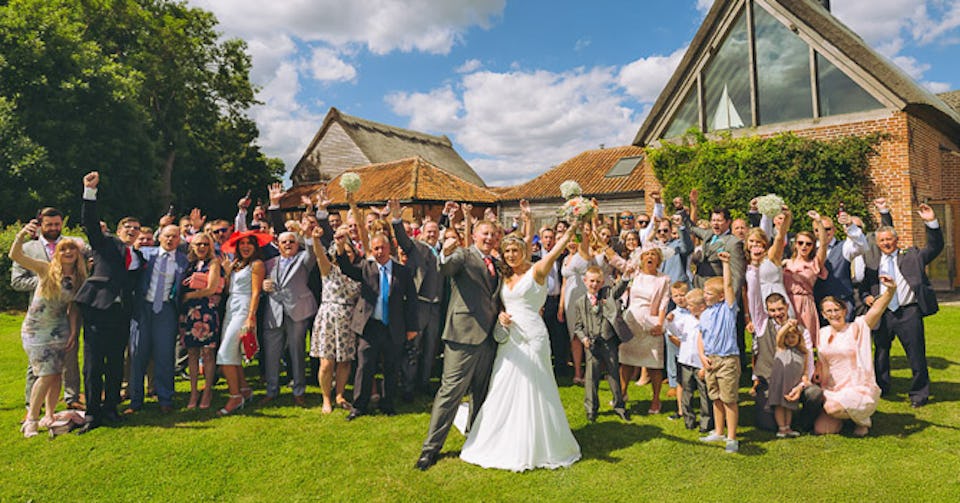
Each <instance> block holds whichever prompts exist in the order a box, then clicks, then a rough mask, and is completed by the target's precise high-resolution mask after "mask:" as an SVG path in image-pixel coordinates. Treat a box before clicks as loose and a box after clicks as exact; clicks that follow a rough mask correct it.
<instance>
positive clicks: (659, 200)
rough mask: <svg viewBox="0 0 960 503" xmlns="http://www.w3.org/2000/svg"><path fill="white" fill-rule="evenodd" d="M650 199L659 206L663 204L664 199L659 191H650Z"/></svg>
mask: <svg viewBox="0 0 960 503" xmlns="http://www.w3.org/2000/svg"><path fill="white" fill-rule="evenodd" d="M650 198H651V199H653V202H654V203H657V204H661V203H663V199H662V198H661V197H660V191H659V190H653V191H650Z"/></svg>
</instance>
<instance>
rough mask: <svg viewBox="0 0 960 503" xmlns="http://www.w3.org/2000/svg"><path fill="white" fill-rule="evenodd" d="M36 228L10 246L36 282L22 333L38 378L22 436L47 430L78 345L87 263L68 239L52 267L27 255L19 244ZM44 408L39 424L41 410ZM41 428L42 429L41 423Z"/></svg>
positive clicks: (58, 249) (14, 257) (20, 234)
mask: <svg viewBox="0 0 960 503" xmlns="http://www.w3.org/2000/svg"><path fill="white" fill-rule="evenodd" d="M38 228H39V224H38V223H37V222H36V221H32V222H30V223H29V224H27V225H26V226H25V227H24V228H23V229H22V230H20V232H18V233H17V235H16V237H15V238H14V240H13V244H12V245H11V247H10V254H9V256H10V259H11V260H13V261H14V262H15V263H17V264H19V265H20V266H22V267H24V268H25V269H27V270H29V271H31V272H32V273H34V274H36V275H37V277H38V278H39V281H38V284H37V288H36V291H35V293H34V295H33V299H32V300H31V303H30V308H29V310H28V311H27V315H26V317H25V318H24V319H23V325H22V326H21V329H20V336H21V340H22V341H23V349H24V351H26V353H27V356H28V358H29V360H30V365H31V367H32V369H33V375H34V376H36V377H37V381H36V383H35V384H34V385H33V389H32V390H31V392H30V407H29V409H28V410H27V418H26V420H25V421H24V422H23V425H22V426H21V428H20V430H21V432H22V433H23V436H24V437H33V436H35V435H37V429H38V425H42V426H45V427H47V426H49V425H50V424H53V421H54V416H53V414H54V411H55V410H56V407H57V400H58V399H59V398H60V383H61V374H62V373H63V367H64V361H65V359H66V356H67V351H69V350H71V349H73V348H74V347H75V346H76V344H77V334H78V333H79V331H80V312H79V310H78V309H77V306H76V305H75V304H74V303H73V296H74V293H75V291H76V288H77V287H79V286H80V284H82V283H83V281H84V280H86V277H87V269H86V261H85V260H84V259H83V257H82V255H81V254H80V247H79V245H78V244H77V242H76V241H74V240H72V239H63V240H60V242H59V243H57V245H56V248H55V249H54V253H53V255H52V256H51V257H50V262H49V263H48V262H46V261H44V260H39V259H36V258H32V257H29V256H27V255H26V254H25V253H24V251H23V243H24V241H26V240H27V237H28V236H31V237H32V236H35V235H36V234H37V229H38ZM41 407H45V412H44V417H43V420H42V421H41V420H40V409H41ZM41 423H42V424H41Z"/></svg>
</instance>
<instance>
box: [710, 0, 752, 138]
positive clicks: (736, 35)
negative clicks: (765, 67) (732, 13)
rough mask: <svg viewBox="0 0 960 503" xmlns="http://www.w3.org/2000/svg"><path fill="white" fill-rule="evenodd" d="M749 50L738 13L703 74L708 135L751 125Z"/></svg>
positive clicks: (743, 21)
mask: <svg viewBox="0 0 960 503" xmlns="http://www.w3.org/2000/svg"><path fill="white" fill-rule="evenodd" d="M748 50H749V45H748V34H747V17H746V15H745V13H744V11H741V12H740V15H739V16H738V17H737V20H736V21H735V22H734V23H733V27H732V28H731V29H730V32H729V33H728V34H727V37H726V39H725V40H724V41H723V45H721V46H720V49H719V50H718V51H717V54H716V55H714V57H713V61H711V62H710V66H709V67H708V68H707V70H706V71H705V72H704V86H705V87H704V98H705V102H706V108H707V110H706V112H707V114H706V115H707V130H708V131H716V130H721V129H736V128H741V127H745V126H750V125H752V122H753V118H752V116H751V113H750V79H749V75H750V62H749V59H748V58H749V53H748Z"/></svg>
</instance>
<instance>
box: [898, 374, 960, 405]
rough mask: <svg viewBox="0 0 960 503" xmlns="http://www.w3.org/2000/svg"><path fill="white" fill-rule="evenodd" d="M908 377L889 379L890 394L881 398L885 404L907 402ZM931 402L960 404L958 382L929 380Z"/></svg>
mask: <svg viewBox="0 0 960 503" xmlns="http://www.w3.org/2000/svg"><path fill="white" fill-rule="evenodd" d="M910 381H911V378H910V377H896V376H895V377H893V378H892V379H891V393H888V394H886V395H884V396H883V397H882V400H884V401H887V402H901V401H907V400H909V398H908V395H907V391H908V390H909V389H910ZM930 401H931V402H944V403H946V402H960V382H954V381H937V380H935V379H931V380H930Z"/></svg>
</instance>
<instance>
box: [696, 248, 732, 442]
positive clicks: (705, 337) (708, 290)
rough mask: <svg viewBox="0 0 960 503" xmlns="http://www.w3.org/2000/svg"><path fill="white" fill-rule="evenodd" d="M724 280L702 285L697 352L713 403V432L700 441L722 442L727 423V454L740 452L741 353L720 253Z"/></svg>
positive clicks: (726, 264)
mask: <svg viewBox="0 0 960 503" xmlns="http://www.w3.org/2000/svg"><path fill="white" fill-rule="evenodd" d="M717 257H718V258H719V259H720V261H721V262H723V278H722V279H721V278H717V277H714V278H710V279H708V280H707V282H706V283H705V284H704V286H703V300H704V303H705V304H706V305H707V309H706V310H705V311H704V312H703V314H701V315H700V337H698V338H697V349H698V351H699V353H700V362H701V363H702V364H703V369H704V371H705V379H704V380H705V381H706V383H707V392H708V393H709V395H710V399H711V400H713V420H714V423H715V425H716V427H715V429H714V432H713V433H711V434H710V435H707V436H705V437H700V441H701V442H719V441H721V440H724V436H723V427H724V424H726V427H727V436H726V442H727V446H726V452H728V453H735V452H737V451H739V450H740V444H739V442H737V421H738V420H739V416H740V410H739V408H738V405H737V399H738V398H739V397H738V394H739V392H738V390H739V386H740V350H739V349H738V347H737V296H736V293H735V291H734V289H733V276H732V274H731V271H730V253H729V252H720V253H719V254H718V255H717Z"/></svg>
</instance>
